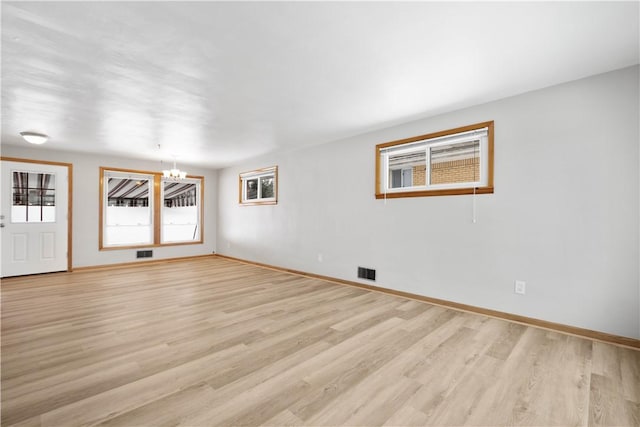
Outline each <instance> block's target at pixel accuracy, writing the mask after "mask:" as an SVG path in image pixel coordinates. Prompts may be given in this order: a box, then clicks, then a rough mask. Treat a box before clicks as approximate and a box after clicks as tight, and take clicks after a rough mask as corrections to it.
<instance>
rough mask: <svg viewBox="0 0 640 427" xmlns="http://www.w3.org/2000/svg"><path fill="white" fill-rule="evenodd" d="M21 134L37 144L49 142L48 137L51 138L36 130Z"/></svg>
mask: <svg viewBox="0 0 640 427" xmlns="http://www.w3.org/2000/svg"><path fill="white" fill-rule="evenodd" d="M20 136H22V137H23V138H24V140H25V141H27V142H28V143H31V144H36V145H40V144H44V143H45V142H47V139H49V137H48V136H47V135H45V134H43V133H36V132H20Z"/></svg>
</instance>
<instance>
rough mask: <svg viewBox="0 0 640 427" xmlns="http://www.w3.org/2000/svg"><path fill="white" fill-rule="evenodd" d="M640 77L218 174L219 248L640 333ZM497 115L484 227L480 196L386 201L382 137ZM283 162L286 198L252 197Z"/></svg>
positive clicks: (556, 92) (604, 78) (591, 82)
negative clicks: (258, 178) (380, 192)
mask: <svg viewBox="0 0 640 427" xmlns="http://www.w3.org/2000/svg"><path fill="white" fill-rule="evenodd" d="M638 79H639V73H638V67H637V66H635V67H631V68H626V69H622V70H618V71H615V72H611V73H607V74H603V75H598V76H594V77H590V78H587V79H583V80H579V81H575V82H570V83H566V84H563V85H559V86H555V87H551V88H547V89H543V90H539V91H535V92H530V93H526V94H523V95H519V96H515V97H511V98H507V99H503V100H499V101H496V102H492V103H488V104H484V105H480V106H476V107H473V108H468V109H465V110H461V111H456V112H452V113H448V114H444V115H441V116H437V117H432V118H428V119H424V120H419V121H415V122H411V123H407V124H404V125H401V126H396V127H393V128H389V129H385V130H381V131H377V132H372V133H369V134H366V135H360V136H356V137H353V138H348V139H346V140H342V141H338V142H334V143H331V144H324V145H321V146H316V147H312V148H308V149H302V150H299V151H293V152H289V153H285V154H280V155H270V156H266V157H263V158H259V159H255V160H253V161H250V162H247V163H245V164H242V165H238V166H237V167H232V168H228V169H225V170H223V171H220V174H219V183H218V184H219V186H218V191H219V199H218V203H219V207H218V209H219V215H218V223H217V226H218V243H217V247H218V251H219V252H220V253H223V254H227V255H230V256H234V257H238V258H244V259H248V260H253V261H258V262H263V263H268V264H272V265H276V266H282V267H287V268H292V269H297V270H303V271H307V272H312V273H317V274H323V275H327V276H332V277H337V278H342V279H347V280H354V281H362V280H359V279H357V278H356V267H357V266H364V267H369V268H375V269H376V270H377V280H376V283H375V284H376V285H377V286H382V287H386V288H391V289H396V290H401V291H407V292H412V293H416V294H420V295H426V296H430V297H435V298H442V299H445V300H449V301H456V302H461V303H465V304H470V305H474V306H478V307H485V308H491V309H495V310H500V311H504V312H509V313H516V314H520V315H524V316H530V317H534V318H539V319H545V320H549V321H552V322H559V323H563V324H568V325H574V326H578V327H582V328H588V329H593V330H598V331H603V332H608V333H613V334H618V335H623V336H628V337H634V338H640V314H639V313H640V285H639V273H640V272H639V266H638V260H639V257H640V251H639V236H640V230H639V218H640V211H639V202H640V197H639V196H640V186H639V182H640V179H639V178H640V177H639V169H640V168H639V159H640V156H639V129H638V128H639V118H638V117H639V114H640V111H639V107H638V104H639V94H638V92H639V88H638ZM336 108H339V106H336ZM488 120H494V121H495V188H496V191H495V194H491V195H481V196H477V207H478V222H477V223H476V224H473V223H472V222H471V218H472V217H471V214H472V196H446V197H423V198H405V199H390V200H387V201H386V203H385V201H384V200H376V199H375V198H374V179H375V177H374V174H375V173H374V169H375V168H374V147H375V145H376V144H378V143H382V142H387V141H391V140H395V139H400V138H406V137H411V136H415V135H420V134H425V133H429V132H434V131H439V130H444V129H450V128H455V127H458V126H462V125H468V124H472V123H477V122H482V121H488ZM272 165H278V167H279V169H278V172H279V191H278V193H279V202H278V205H276V206H239V205H238V194H237V192H238V184H237V182H238V173H239V172H241V171H247V170H251V169H254V168H261V167H266V166H272ZM319 254H322V262H321V261H319ZM515 279H519V280H525V281H526V282H527V294H526V295H524V296H521V295H516V294H514V292H513V285H514V283H513V282H514V280H515ZM362 282H363V283H367V282H366V281H362Z"/></svg>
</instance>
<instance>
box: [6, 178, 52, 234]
mask: <svg viewBox="0 0 640 427" xmlns="http://www.w3.org/2000/svg"><path fill="white" fill-rule="evenodd" d="M55 179H56V176H55V175H54V174H48V173H34V172H13V173H12V197H11V200H12V207H11V222H14V223H16V222H54V221H55V219H56V218H55V214H56V212H55V205H56V195H55Z"/></svg>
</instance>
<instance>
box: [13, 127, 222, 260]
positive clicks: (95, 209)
mask: <svg viewBox="0 0 640 427" xmlns="http://www.w3.org/2000/svg"><path fill="white" fill-rule="evenodd" d="M54 144H55V140H54V139H52V140H50V141H49V142H47V145H48V147H46V148H45V147H29V146H24V147H18V146H11V145H3V146H2V155H3V156H5V157H19V158H24V159H33V160H47V161H54V162H65V163H72V164H73V230H72V231H73V267H85V266H94V265H106V264H115V263H123V262H134V261H140V262H145V261H148V260H146V259H145V260H137V259H136V251H137V250H138V249H117V250H107V251H100V250H98V227H99V203H100V195H99V182H100V181H99V179H100V170H99V168H100V166H105V167H117V168H126V169H138V170H149V171H159V170H160V164H159V163H158V162H153V161H144V160H139V159H125V158H120V157H109V156H103V155H100V156H96V155H91V154H80V153H72V152H67V151H57V150H54V149H51V148H50V147H51V146H53V145H54ZM183 166H184V169H186V170H187V171H188V172H189V174H191V175H200V176H204V189H205V195H204V224H203V225H204V243H203V244H194V245H185V246H166V247H155V248H149V249H153V258H151V259H149V260H157V259H165V258H174V257H185V256H193V255H205V254H210V253H212V251H214V250H215V247H216V246H215V245H216V211H217V194H216V191H217V187H218V185H217V171H212V170H207V169H201V168H194V167H190V166H188V165H183ZM141 249H142V248H141Z"/></svg>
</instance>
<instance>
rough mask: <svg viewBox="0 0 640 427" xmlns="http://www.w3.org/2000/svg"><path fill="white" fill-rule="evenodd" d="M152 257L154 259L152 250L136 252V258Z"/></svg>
mask: <svg viewBox="0 0 640 427" xmlns="http://www.w3.org/2000/svg"><path fill="white" fill-rule="evenodd" d="M151 257H153V251H152V250H147V251H137V252H136V258H151Z"/></svg>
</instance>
